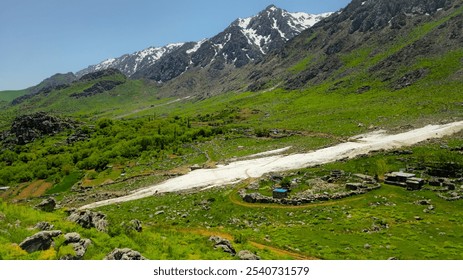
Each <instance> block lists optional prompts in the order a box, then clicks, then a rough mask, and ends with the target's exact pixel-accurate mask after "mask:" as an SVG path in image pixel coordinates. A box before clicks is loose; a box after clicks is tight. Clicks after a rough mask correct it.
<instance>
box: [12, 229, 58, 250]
mask: <svg viewBox="0 0 463 280" xmlns="http://www.w3.org/2000/svg"><path fill="white" fill-rule="evenodd" d="M61 234H62V232H61V231H60V230H52V231H41V232H38V233H36V234H34V235H32V236H30V237H28V238H26V239H24V241H23V242H21V243H20V244H19V247H21V249H23V250H24V251H27V252H28V253H33V252H36V251H39V250H42V251H43V250H48V249H50V247H51V245H52V244H53V238H54V237H57V236H60V235H61Z"/></svg>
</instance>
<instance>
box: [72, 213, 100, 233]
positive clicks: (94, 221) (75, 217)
mask: <svg viewBox="0 0 463 280" xmlns="http://www.w3.org/2000/svg"><path fill="white" fill-rule="evenodd" d="M68 220H69V221H71V222H75V223H77V224H79V225H80V226H82V227H83V228H96V229H97V230H99V231H102V232H106V231H107V229H108V221H107V220H106V215H104V214H103V213H101V212H92V211H90V210H75V211H72V212H71V214H70V216H69V217H68Z"/></svg>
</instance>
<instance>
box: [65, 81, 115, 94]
mask: <svg viewBox="0 0 463 280" xmlns="http://www.w3.org/2000/svg"><path fill="white" fill-rule="evenodd" d="M123 83H124V82H123V81H99V82H97V83H96V84H94V85H93V86H91V87H89V88H87V89H85V90H84V91H83V92H79V93H73V94H71V95H70V96H71V97H73V98H82V97H89V96H93V95H97V94H99V93H103V92H106V91H110V90H112V89H114V88H115V87H117V86H118V85H121V84H123Z"/></svg>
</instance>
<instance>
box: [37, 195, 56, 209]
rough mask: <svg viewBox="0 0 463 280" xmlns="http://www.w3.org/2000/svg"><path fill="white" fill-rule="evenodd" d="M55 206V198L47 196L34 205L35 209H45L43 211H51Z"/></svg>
mask: <svg viewBox="0 0 463 280" xmlns="http://www.w3.org/2000/svg"><path fill="white" fill-rule="evenodd" d="M55 207H56V200H55V199H54V198H53V197H49V198H47V199H44V200H42V202H40V203H39V204H37V205H36V206H35V208H36V209H39V210H42V211H45V212H53V211H54V210H55Z"/></svg>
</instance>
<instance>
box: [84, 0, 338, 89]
mask: <svg viewBox="0 0 463 280" xmlns="http://www.w3.org/2000/svg"><path fill="white" fill-rule="evenodd" d="M329 15H330V13H325V14H320V15H310V14H306V13H290V12H287V11H285V10H282V9H279V8H277V7H275V6H274V5H271V6H269V7H267V8H266V9H265V10H263V11H262V12H260V13H259V14H258V15H256V16H253V17H249V18H245V19H237V20H236V21H234V22H233V23H232V24H231V25H230V26H228V27H227V28H226V29H225V30H224V31H223V32H221V33H219V34H217V35H216V36H214V37H212V38H210V39H204V40H201V41H199V42H188V43H179V44H170V45H167V46H165V47H159V48H155V47H151V48H147V49H145V50H142V51H139V52H135V53H133V54H127V55H123V56H121V57H119V58H112V59H108V60H105V61H103V62H102V63H99V64H96V65H92V66H89V67H88V68H86V69H83V70H81V71H78V72H77V73H76V76H77V77H81V76H83V75H85V74H88V73H91V72H95V71H98V70H103V69H108V68H115V69H118V70H120V71H121V72H122V73H124V74H125V75H126V76H128V77H132V78H135V79H138V78H147V79H151V80H155V81H157V82H166V81H169V80H172V79H173V78H175V77H178V76H180V75H181V74H183V73H184V72H186V71H187V70H189V69H193V68H203V67H206V66H211V67H212V68H213V69H216V70H221V69H224V68H225V67H226V66H227V65H231V66H234V67H237V68H240V67H242V66H244V65H247V64H248V63H250V62H255V61H259V60H261V59H262V58H263V57H264V55H265V54H267V53H269V52H270V51H272V50H276V49H278V48H281V47H282V46H283V45H284V44H285V43H286V42H287V41H288V40H290V39H292V38H294V37H295V36H296V35H298V34H300V33H301V32H302V31H303V30H305V29H307V28H308V27H310V26H312V25H313V24H315V23H316V22H318V21H319V20H321V19H322V18H325V17H327V16H329Z"/></svg>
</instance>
